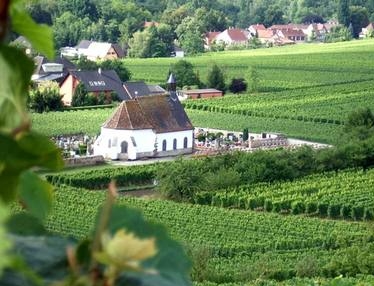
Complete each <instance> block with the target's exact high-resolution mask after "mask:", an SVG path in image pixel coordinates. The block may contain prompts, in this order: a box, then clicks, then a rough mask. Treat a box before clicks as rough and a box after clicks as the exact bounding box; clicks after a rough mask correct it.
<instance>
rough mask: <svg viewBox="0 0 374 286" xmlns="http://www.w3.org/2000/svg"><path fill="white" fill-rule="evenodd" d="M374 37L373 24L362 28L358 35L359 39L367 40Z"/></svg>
mask: <svg viewBox="0 0 374 286" xmlns="http://www.w3.org/2000/svg"><path fill="white" fill-rule="evenodd" d="M373 35H374V23H369V25H367V26H366V27H364V28H362V31H361V33H360V34H359V37H360V38H368V37H372V36H373Z"/></svg>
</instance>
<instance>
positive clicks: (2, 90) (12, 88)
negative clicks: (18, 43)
mask: <svg viewBox="0 0 374 286" xmlns="http://www.w3.org/2000/svg"><path fill="white" fill-rule="evenodd" d="M33 70H34V64H33V62H32V61H31V60H30V59H29V58H28V57H27V56H26V55H25V54H24V53H23V52H22V51H20V50H18V49H16V48H11V47H7V46H4V45H0V71H1V80H0V110H1V112H0V131H4V132H8V133H9V132H11V131H12V130H13V129H16V128H19V127H20V125H23V124H26V123H28V122H29V119H28V115H27V113H26V101H27V94H28V88H29V84H30V78H31V75H32V73H33Z"/></svg>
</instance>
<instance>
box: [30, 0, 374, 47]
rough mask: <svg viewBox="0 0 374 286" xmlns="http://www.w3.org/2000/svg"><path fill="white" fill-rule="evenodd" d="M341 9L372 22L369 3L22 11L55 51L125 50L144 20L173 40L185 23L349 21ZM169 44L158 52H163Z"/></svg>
mask: <svg viewBox="0 0 374 286" xmlns="http://www.w3.org/2000/svg"><path fill="white" fill-rule="evenodd" d="M345 6H347V7H350V11H353V12H355V13H356V14H357V11H358V10H359V11H360V13H361V14H364V15H365V17H367V21H368V20H370V21H374V0H330V1H322V0H234V1H229V0H176V1H170V0H129V1H124V0H59V1H53V0H39V1H36V0H30V1H29V3H28V5H27V9H28V11H29V12H30V14H31V15H32V17H33V18H34V19H35V20H36V21H37V22H39V23H46V24H49V25H52V26H53V30H54V37H55V42H56V46H57V48H59V47H62V46H75V45H76V44H77V43H78V42H79V41H80V40H82V39H90V40H96V41H108V42H115V43H120V44H122V45H123V46H127V45H128V43H129V42H130V39H132V38H133V35H134V34H135V33H136V32H139V31H142V30H143V29H144V22H145V21H155V22H158V23H162V24H164V27H163V28H164V29H165V30H166V31H168V34H167V37H170V36H171V35H170V31H172V33H174V35H172V36H174V38H179V37H180V36H181V35H179V34H177V33H178V31H181V30H183V26H182V27H179V29H178V26H180V25H184V26H186V25H188V24H187V23H186V21H183V20H185V19H189V20H190V22H191V23H193V26H194V28H195V30H196V31H199V32H208V31H214V30H215V31H222V30H224V29H225V28H227V27H230V26H231V27H240V28H246V27H248V26H249V25H250V24H256V23H264V24H265V25H266V26H270V25H273V24H282V23H290V22H292V23H311V22H325V21H328V20H330V19H339V18H341V17H342V16H343V17H344V16H345V17H349V15H341V13H340V12H341V11H344V7H345ZM342 7H343V8H342ZM347 13H349V11H347ZM355 17H356V16H355ZM348 21H349V20H348ZM355 21H356V20H355ZM183 22H184V23H183ZM138 37H139V35H138ZM133 44H134V43H133ZM169 44H170V42H169V43H166V46H165V47H163V49H164V50H165V49H166V51H169V49H170V48H169Z"/></svg>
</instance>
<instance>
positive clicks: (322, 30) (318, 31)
mask: <svg viewBox="0 0 374 286" xmlns="http://www.w3.org/2000/svg"><path fill="white" fill-rule="evenodd" d="M303 32H304V34H305V35H306V37H307V40H308V41H315V40H316V41H320V42H323V41H324V40H325V38H326V34H327V33H328V32H329V31H328V30H327V28H326V27H325V24H321V23H313V24H310V25H309V26H308V28H306V29H304V30H303Z"/></svg>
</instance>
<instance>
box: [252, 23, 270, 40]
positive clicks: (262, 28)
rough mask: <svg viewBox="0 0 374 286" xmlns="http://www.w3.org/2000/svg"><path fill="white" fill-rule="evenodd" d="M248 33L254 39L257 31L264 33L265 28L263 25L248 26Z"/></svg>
mask: <svg viewBox="0 0 374 286" xmlns="http://www.w3.org/2000/svg"><path fill="white" fill-rule="evenodd" d="M248 31H249V33H251V35H252V36H253V37H256V36H257V35H258V33H259V31H266V27H265V26H264V25H263V24H256V25H250V26H249V27H248Z"/></svg>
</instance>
